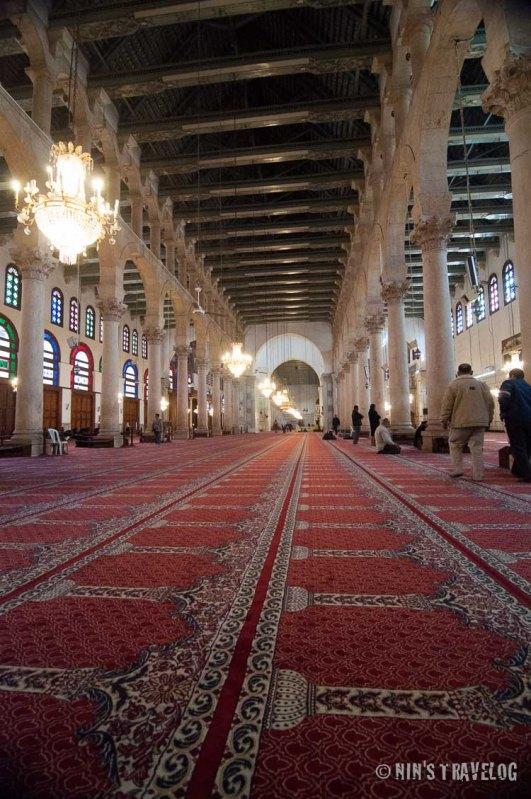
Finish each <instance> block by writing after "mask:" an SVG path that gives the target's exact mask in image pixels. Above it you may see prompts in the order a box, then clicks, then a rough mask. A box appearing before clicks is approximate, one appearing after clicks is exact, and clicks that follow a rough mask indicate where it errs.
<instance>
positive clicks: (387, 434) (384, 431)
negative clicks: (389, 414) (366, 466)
mask: <svg viewBox="0 0 531 799" xmlns="http://www.w3.org/2000/svg"><path fill="white" fill-rule="evenodd" d="M390 427H391V422H390V421H389V419H382V421H381V422H380V424H379V425H378V427H377V428H376V431H375V433H374V442H375V444H376V452H377V453H378V455H398V454H399V452H400V447H399V446H398V444H395V442H394V441H393V436H392V435H391V430H390V429H389V428H390Z"/></svg>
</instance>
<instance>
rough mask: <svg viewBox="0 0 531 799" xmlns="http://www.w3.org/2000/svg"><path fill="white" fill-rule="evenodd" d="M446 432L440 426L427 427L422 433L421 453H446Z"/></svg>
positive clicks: (447, 433)
mask: <svg viewBox="0 0 531 799" xmlns="http://www.w3.org/2000/svg"><path fill="white" fill-rule="evenodd" d="M448 435H449V432H448V430H445V429H444V427H441V426H440V425H433V426H432V427H430V426H428V427H427V428H426V430H424V431H423V433H422V451H423V452H448Z"/></svg>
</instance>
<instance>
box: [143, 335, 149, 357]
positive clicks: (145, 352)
mask: <svg viewBox="0 0 531 799" xmlns="http://www.w3.org/2000/svg"><path fill="white" fill-rule="evenodd" d="M147 357H148V343H147V338H146V337H145V336H144V335H143V336H142V358H145V359H146V360H147Z"/></svg>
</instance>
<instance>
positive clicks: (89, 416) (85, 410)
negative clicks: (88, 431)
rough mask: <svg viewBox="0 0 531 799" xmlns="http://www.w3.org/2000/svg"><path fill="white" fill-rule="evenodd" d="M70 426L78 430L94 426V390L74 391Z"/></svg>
mask: <svg viewBox="0 0 531 799" xmlns="http://www.w3.org/2000/svg"><path fill="white" fill-rule="evenodd" d="M70 426H71V428H72V429H74V428H75V429H76V430H82V429H83V428H86V427H90V428H93V427H94V394H93V392H92V391H72V413H71V414H70Z"/></svg>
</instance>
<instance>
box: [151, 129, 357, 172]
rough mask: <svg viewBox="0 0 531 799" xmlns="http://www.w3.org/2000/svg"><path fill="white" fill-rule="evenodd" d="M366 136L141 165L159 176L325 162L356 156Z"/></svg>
mask: <svg viewBox="0 0 531 799" xmlns="http://www.w3.org/2000/svg"><path fill="white" fill-rule="evenodd" d="M370 144H371V140H370V138H369V137H358V138H356V139H343V140H341V139H339V140H337V139H331V140H330V141H322V142H321V141H317V142H308V143H307V144H304V143H302V144H300V143H297V142H294V143H293V144H271V145H269V146H266V147H240V148H235V149H230V148H224V149H223V150H215V151H212V152H206V153H199V155H197V154H195V155H179V156H172V157H170V158H143V159H142V167H143V168H145V169H152V170H153V171H154V172H156V173H157V174H159V175H187V174H191V173H193V172H197V171H198V170H203V169H218V168H227V167H237V166H251V165H256V164H277V163H285V162H287V161H325V160H332V159H335V158H356V153H357V151H358V149H359V148H360V147H369V146H370Z"/></svg>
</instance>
